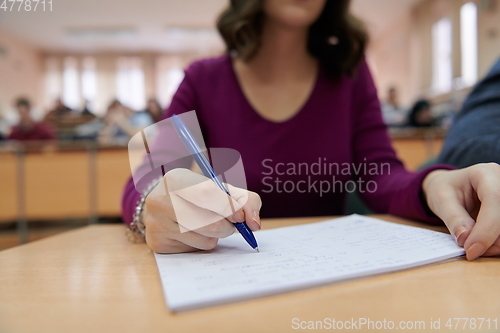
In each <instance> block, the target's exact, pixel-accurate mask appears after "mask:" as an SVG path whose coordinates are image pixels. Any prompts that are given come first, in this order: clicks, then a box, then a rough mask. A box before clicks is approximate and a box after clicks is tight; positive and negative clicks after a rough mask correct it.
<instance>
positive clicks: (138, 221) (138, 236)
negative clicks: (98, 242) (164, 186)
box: [126, 178, 161, 243]
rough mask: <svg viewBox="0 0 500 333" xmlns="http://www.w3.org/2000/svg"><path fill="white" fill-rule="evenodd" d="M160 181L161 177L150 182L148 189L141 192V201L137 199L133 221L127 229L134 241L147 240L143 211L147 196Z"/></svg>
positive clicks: (129, 238)
mask: <svg viewBox="0 0 500 333" xmlns="http://www.w3.org/2000/svg"><path fill="white" fill-rule="evenodd" d="M160 181H161V178H158V179H155V180H154V181H152V182H151V184H149V185H148V187H146V189H145V190H144V191H143V192H142V193H141V197H140V198H139V201H137V205H136V206H135V210H134V216H133V219H132V222H131V223H130V224H129V226H128V228H127V231H126V235H127V238H128V240H129V241H131V242H132V243H144V242H145V240H146V226H145V225H144V222H143V221H142V212H143V210H144V204H145V203H146V198H147V197H148V195H149V194H150V193H151V192H152V191H153V189H154V188H155V187H156V185H158V183H159V182H160Z"/></svg>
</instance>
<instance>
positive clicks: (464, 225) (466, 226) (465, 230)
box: [435, 190, 475, 246]
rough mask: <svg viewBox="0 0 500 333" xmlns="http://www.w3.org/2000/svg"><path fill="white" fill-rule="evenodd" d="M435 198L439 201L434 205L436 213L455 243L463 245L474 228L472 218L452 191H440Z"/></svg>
mask: <svg viewBox="0 0 500 333" xmlns="http://www.w3.org/2000/svg"><path fill="white" fill-rule="evenodd" d="M437 198H438V199H436V200H438V201H439V202H437V203H436V205H435V207H437V208H435V213H436V215H437V216H439V217H440V218H441V219H442V220H443V222H444V223H445V224H446V226H447V227H448V230H449V231H450V234H451V235H452V236H454V237H455V240H456V241H457V244H458V245H460V246H464V243H465V240H466V239H467V237H468V236H469V234H470V233H471V231H472V229H473V228H474V224H475V222H474V220H473V219H472V217H471V216H470V215H469V213H468V212H467V211H466V210H465V208H464V207H463V205H462V203H461V202H460V201H459V199H458V197H457V195H456V194H455V193H454V192H453V191H451V190H448V191H446V190H445V191H442V192H441V193H439V194H438V195H437Z"/></svg>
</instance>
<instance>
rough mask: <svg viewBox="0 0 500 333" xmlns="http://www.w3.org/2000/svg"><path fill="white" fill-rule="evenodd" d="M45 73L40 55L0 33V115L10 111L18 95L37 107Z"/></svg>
mask: <svg viewBox="0 0 500 333" xmlns="http://www.w3.org/2000/svg"><path fill="white" fill-rule="evenodd" d="M43 78H44V71H43V66H42V58H41V55H40V54H39V52H38V51H37V50H36V49H35V48H33V47H31V46H30V45H27V44H25V43H23V42H22V41H19V40H18V39H15V38H12V37H11V36H10V35H8V34H7V33H5V32H3V31H0V116H2V115H5V114H6V113H7V112H9V111H11V110H12V109H13V103H14V101H15V99H16V98H18V97H20V96H26V97H28V98H29V99H30V100H31V101H32V103H33V105H34V106H35V108H36V107H39V106H40V103H41V101H42V99H43V92H44V91H43Z"/></svg>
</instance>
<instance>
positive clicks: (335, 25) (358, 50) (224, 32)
mask: <svg viewBox="0 0 500 333" xmlns="http://www.w3.org/2000/svg"><path fill="white" fill-rule="evenodd" d="M263 1H264V0H231V1H230V4H229V7H228V8H227V9H226V10H225V11H224V12H223V13H222V14H221V16H220V17H219V20H218V22H217V28H218V29H219V32H220V34H221V36H222V38H223V39H224V42H225V43H226V47H227V51H228V52H232V51H236V52H237V54H238V56H239V57H241V58H242V59H243V60H244V61H248V60H250V59H251V58H252V57H253V56H255V54H256V53H257V52H258V50H259V47H260V44H261V36H262V27H263V23H264V12H263V9H262V8H263ZM350 2H351V1H350V0H327V1H326V4H325V7H324V8H323V12H322V13H321V15H320V16H319V18H318V19H317V20H316V22H314V23H313V24H312V25H311V27H310V28H309V39H308V50H309V52H310V53H311V55H313V56H314V57H316V58H317V59H319V61H320V63H321V65H322V66H323V67H324V68H325V69H326V71H327V73H328V74H329V76H330V77H332V78H335V77H338V76H340V75H343V74H347V75H349V76H352V75H354V73H355V71H356V68H357V67H358V65H359V63H360V62H361V60H362V59H363V57H364V52H365V49H366V45H367V43H368V34H367V32H366V29H365V26H364V24H363V23H362V22H361V21H360V20H359V19H357V18H356V17H354V16H353V15H352V14H351V13H350V11H349V6H350Z"/></svg>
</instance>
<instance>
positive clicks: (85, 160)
mask: <svg viewBox="0 0 500 333" xmlns="http://www.w3.org/2000/svg"><path fill="white" fill-rule="evenodd" d="M227 2H228V0H182V1H177V0H176V1H173V0H169V1H152V0H146V1H140V2H139V1H132V0H121V1H118V0H110V1H105V2H104V1H97V0H87V1H85V2H82V1H77V0H65V1H57V0H45V1H44V2H43V3H42V2H41V1H40V2H39V3H38V5H39V6H42V5H43V10H41V9H42V7H40V8H38V9H37V10H36V11H33V10H31V11H28V10H26V9H25V8H21V9H20V10H18V8H17V7H19V5H18V4H15V5H14V8H10V7H11V3H10V2H8V1H7V2H6V7H5V8H4V7H3V5H2V8H0V184H1V185H0V250H2V249H6V248H9V247H12V246H15V245H18V244H20V243H24V242H28V241H33V240H36V239H40V238H43V237H47V236H50V235H53V234H56V233H59V232H62V231H66V230H68V229H72V228H76V227H79V226H82V225H87V224H89V223H102V222H116V223H120V222H121V219H120V197H121V192H122V189H123V187H124V184H125V182H126V180H127V179H128V177H129V175H130V167H129V160H128V153H127V142H128V140H129V138H130V137H131V136H132V135H134V134H135V133H137V132H138V131H139V130H140V129H142V128H144V127H146V126H149V125H150V124H152V123H153V122H154V121H156V120H158V119H159V118H160V117H161V113H162V110H164V109H165V108H166V107H168V105H169V103H170V100H171V98H172V96H173V94H174V93H175V91H176V89H177V87H178V85H179V83H180V82H181V81H182V79H183V76H184V72H183V69H184V68H185V67H186V66H188V65H189V63H191V62H192V61H195V60H197V59H200V58H206V57H214V56H217V55H220V54H222V53H223V52H224V51H225V50H224V45H223V43H222V40H221V38H220V37H219V36H218V33H217V30H216V28H215V21H216V18H217V16H218V14H219V13H220V12H221V11H222V10H223V9H224V8H225V6H226V5H227ZM34 3H35V2H34ZM11 9H12V10H11ZM352 9H353V12H354V13H355V14H356V15H357V16H358V17H360V18H361V19H363V20H364V22H365V23H366V25H367V28H368V30H369V33H370V45H369V48H368V51H367V54H366V57H367V61H368V63H369V65H370V67H371V70H372V73H373V76H374V78H375V81H376V84H377V87H378V91H379V98H380V100H381V107H382V111H383V116H384V119H385V121H386V123H387V125H388V126H389V128H390V135H391V138H392V141H393V145H394V148H395V149H396V151H397V153H398V155H399V157H400V158H401V159H402V161H403V162H404V163H405V165H406V167H407V168H408V169H410V170H417V169H419V168H420V167H422V166H423V165H426V164H428V163H432V160H433V158H435V157H436V156H437V154H439V151H440V149H441V145H442V142H443V138H444V137H445V136H446V131H447V129H448V128H449V127H450V125H451V124H452V122H453V117H454V115H455V114H456V113H457V112H458V111H459V110H460V107H461V104H462V102H463V100H464V98H465V97H466V96H467V94H468V93H469V92H470V91H471V89H472V87H473V86H474V85H475V84H476V83H477V81H478V80H479V79H480V78H481V77H483V76H484V75H485V74H486V73H487V71H488V70H489V68H490V67H491V66H492V65H493V64H494V62H495V61H496V60H497V59H498V57H499V56H500V0H476V1H466V0H353V1H352ZM23 123H29V124H32V126H34V127H33V128H35V130H34V132H33V136H31V137H25V136H24V137H23V135H20V134H19V133H16V131H15V126H16V125H18V124H23ZM33 124H36V126H35V125H33ZM27 139H34V140H27Z"/></svg>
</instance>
